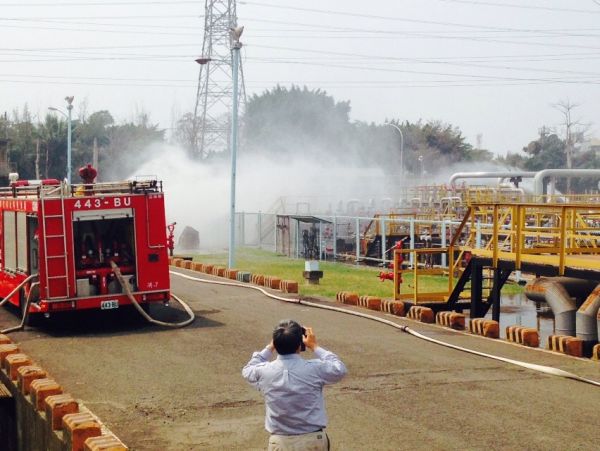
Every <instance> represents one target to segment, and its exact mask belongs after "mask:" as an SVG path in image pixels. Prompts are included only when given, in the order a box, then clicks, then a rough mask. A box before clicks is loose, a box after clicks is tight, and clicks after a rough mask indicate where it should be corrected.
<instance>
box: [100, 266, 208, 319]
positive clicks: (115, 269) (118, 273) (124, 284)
mask: <svg viewBox="0 0 600 451" xmlns="http://www.w3.org/2000/svg"><path fill="white" fill-rule="evenodd" d="M110 266H111V267H112V269H113V272H114V273H115V276H116V277H117V280H118V281H119V283H120V284H121V287H123V290H124V291H125V294H127V297H128V298H129V300H130V301H131V303H132V304H133V306H134V307H135V308H136V310H137V311H138V312H140V315H142V316H143V317H144V318H145V319H146V320H147V321H148V322H150V323H152V324H156V325H158V326H164V327H185V326H187V325H188V324H191V323H192V321H194V319H196V315H195V314H194V312H193V311H192V309H191V308H190V306H189V305H187V304H186V303H185V302H183V300H182V299H180V298H179V297H177V296H175V295H174V294H173V293H171V297H172V298H173V299H175V300H176V301H177V302H179V304H181V306H182V307H183V309H184V310H185V311H186V313H187V314H188V315H189V318H188V319H186V320H185V321H182V322H179V323H167V322H165V321H159V320H157V319H154V318H152V317H151V316H150V315H148V314H147V313H146V312H145V311H144V309H143V308H142V306H141V305H140V304H139V302H138V301H137V300H136V298H135V296H134V295H133V294H131V289H130V288H129V283H128V282H127V281H126V280H125V279H124V278H123V274H121V269H120V268H119V267H118V266H117V264H116V263H115V262H113V261H111V262H110Z"/></svg>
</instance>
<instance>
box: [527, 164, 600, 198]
mask: <svg viewBox="0 0 600 451" xmlns="http://www.w3.org/2000/svg"><path fill="white" fill-rule="evenodd" d="M548 177H562V178H568V179H571V178H577V177H585V178H594V177H597V178H599V179H600V169H544V170H543V171H539V172H538V173H536V174H535V177H533V193H534V194H536V195H543V194H544V189H545V180H546V179H547V178H548Z"/></svg>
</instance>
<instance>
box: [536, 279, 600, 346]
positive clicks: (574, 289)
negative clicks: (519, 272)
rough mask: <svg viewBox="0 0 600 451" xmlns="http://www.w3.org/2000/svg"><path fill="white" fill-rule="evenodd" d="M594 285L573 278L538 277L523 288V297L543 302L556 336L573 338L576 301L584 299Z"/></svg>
mask: <svg viewBox="0 0 600 451" xmlns="http://www.w3.org/2000/svg"><path fill="white" fill-rule="evenodd" d="M594 285H595V284H592V283H591V282H590V281H588V280H585V279H576V278H573V277H552V278H544V277H540V278H537V279H534V280H533V281H532V282H530V283H528V284H527V286H525V295H526V296H527V298H528V299H530V300H532V301H538V302H539V301H544V302H546V303H547V304H548V305H549V306H550V309H551V310H552V313H554V319H555V321H556V327H555V328H556V333H557V334H559V335H569V336H575V331H576V324H575V313H576V311H577V299H584V298H586V297H587V296H588V295H589V293H590V292H591V291H592V289H593V287H594Z"/></svg>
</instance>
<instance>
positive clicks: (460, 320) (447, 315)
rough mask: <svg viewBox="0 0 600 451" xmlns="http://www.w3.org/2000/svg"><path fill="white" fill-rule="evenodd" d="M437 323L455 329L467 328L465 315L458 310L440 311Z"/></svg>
mask: <svg viewBox="0 0 600 451" xmlns="http://www.w3.org/2000/svg"><path fill="white" fill-rule="evenodd" d="M435 322H436V324H439V325H441V326H444V327H449V328H451V329H455V330H465V315H463V314H462V313H456V312H438V314H437V315H436V316H435Z"/></svg>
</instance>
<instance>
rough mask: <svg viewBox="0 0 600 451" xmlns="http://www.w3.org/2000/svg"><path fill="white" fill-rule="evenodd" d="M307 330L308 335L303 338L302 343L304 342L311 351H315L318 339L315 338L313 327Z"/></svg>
mask: <svg viewBox="0 0 600 451" xmlns="http://www.w3.org/2000/svg"><path fill="white" fill-rule="evenodd" d="M305 329H306V335H304V336H303V337H302V341H303V342H304V344H305V345H306V347H307V348H309V349H310V350H311V351H314V350H315V348H316V347H317V337H316V336H315V333H314V332H313V330H312V327H305Z"/></svg>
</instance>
